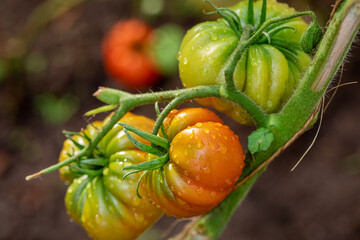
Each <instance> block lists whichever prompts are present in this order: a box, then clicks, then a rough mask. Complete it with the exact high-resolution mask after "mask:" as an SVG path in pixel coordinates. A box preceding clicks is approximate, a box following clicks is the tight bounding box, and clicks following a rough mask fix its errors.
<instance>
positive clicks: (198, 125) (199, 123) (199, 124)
mask: <svg viewBox="0 0 360 240" xmlns="http://www.w3.org/2000/svg"><path fill="white" fill-rule="evenodd" d="M203 125H204V124H202V123H201V122H198V123H196V124H195V126H196V127H199V128H200V127H202V126H203Z"/></svg>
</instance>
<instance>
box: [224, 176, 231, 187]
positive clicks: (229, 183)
mask: <svg viewBox="0 0 360 240" xmlns="http://www.w3.org/2000/svg"><path fill="white" fill-rule="evenodd" d="M225 182H226V183H227V184H228V185H229V186H230V185H231V184H232V182H231V180H230V179H228V178H227V179H226V180H225Z"/></svg>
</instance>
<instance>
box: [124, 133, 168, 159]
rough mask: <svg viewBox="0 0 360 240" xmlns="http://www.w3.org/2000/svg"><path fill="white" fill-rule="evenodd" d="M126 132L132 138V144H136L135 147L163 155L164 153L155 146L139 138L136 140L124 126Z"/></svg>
mask: <svg viewBox="0 0 360 240" xmlns="http://www.w3.org/2000/svg"><path fill="white" fill-rule="evenodd" d="M124 131H125V134H126V136H127V137H128V139H129V140H130V142H131V143H132V144H134V145H135V147H137V148H138V149H140V150H142V151H144V152H147V153H151V154H154V155H157V156H161V155H163V154H164V153H163V152H161V151H159V150H157V149H156V148H153V147H152V146H149V145H146V144H144V143H141V142H139V141H138V140H136V139H135V138H134V137H133V136H131V134H130V133H129V131H127V130H126V128H124Z"/></svg>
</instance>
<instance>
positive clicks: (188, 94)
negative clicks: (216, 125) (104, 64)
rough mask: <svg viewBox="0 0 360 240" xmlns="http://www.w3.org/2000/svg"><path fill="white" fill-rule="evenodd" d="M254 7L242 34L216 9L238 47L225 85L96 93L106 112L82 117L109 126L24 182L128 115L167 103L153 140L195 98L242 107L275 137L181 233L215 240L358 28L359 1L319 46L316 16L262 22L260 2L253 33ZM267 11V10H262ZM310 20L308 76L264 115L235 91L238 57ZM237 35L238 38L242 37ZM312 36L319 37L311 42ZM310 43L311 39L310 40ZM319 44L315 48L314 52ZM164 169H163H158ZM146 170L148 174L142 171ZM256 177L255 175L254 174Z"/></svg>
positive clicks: (314, 101) (294, 132)
mask: <svg viewBox="0 0 360 240" xmlns="http://www.w3.org/2000/svg"><path fill="white" fill-rule="evenodd" d="M252 4H253V1H249V5H248V11H249V13H250V14H249V15H248V21H247V25H245V27H244V28H240V26H241V24H239V22H237V18H236V17H235V16H234V14H233V13H232V12H231V11H227V10H224V9H221V8H215V9H216V11H217V12H220V13H222V14H223V17H224V18H225V19H226V20H227V21H228V22H229V24H230V25H231V27H234V28H236V29H238V30H237V31H238V33H239V35H240V36H239V37H240V39H239V42H238V44H237V46H236V48H235V49H234V51H233V52H232V53H231V56H230V58H229V59H228V61H227V62H226V64H225V65H224V67H223V68H222V70H221V73H222V74H223V76H224V79H225V83H224V84H223V85H207V86H198V87H193V88H188V89H178V90H171V91H163V92H154V93H144V94H129V93H126V92H123V91H119V90H115V89H109V88H100V89H99V90H98V91H97V92H96V93H95V94H94V95H95V97H97V98H98V99H99V100H100V101H102V102H104V103H105V104H107V105H106V106H103V107H100V108H98V109H95V110H92V111H90V112H88V113H87V114H86V115H94V114H97V113H100V112H104V111H108V110H114V109H116V110H115V111H114V114H113V115H112V117H111V118H110V120H109V121H108V122H107V123H106V124H105V125H104V126H103V128H102V129H100V130H99V132H98V133H97V134H96V136H95V137H94V138H93V139H92V140H91V141H90V142H89V144H88V145H87V146H86V147H84V148H83V149H82V150H80V151H79V152H78V153H77V154H76V155H74V156H72V157H69V158H68V159H67V160H65V161H62V162H60V163H58V164H56V165H53V166H51V167H49V168H46V169H44V170H42V171H40V172H37V173H35V174H33V175H30V176H28V177H27V178H26V179H27V180H30V179H33V178H35V177H38V176H41V175H42V174H45V173H49V172H52V171H54V170H57V169H59V168H61V167H63V166H66V165H68V164H70V163H72V162H75V161H81V159H82V158H83V157H88V156H90V155H91V153H92V152H93V151H94V149H95V148H96V146H97V145H98V143H99V142H100V141H101V140H102V139H103V137H104V136H105V135H106V133H107V132H108V131H109V130H110V129H111V128H112V127H113V126H114V125H115V124H116V123H117V122H118V121H119V120H120V119H121V118H122V117H123V116H124V115H125V114H126V113H127V112H128V111H130V110H131V109H133V108H135V107H137V106H140V105H144V104H150V103H157V102H169V103H168V105H167V106H166V107H165V108H164V109H163V110H162V111H161V112H160V113H159V115H158V118H157V120H156V122H155V125H154V128H153V131H152V135H153V136H156V135H157V134H158V132H159V131H160V130H161V126H162V124H163V122H164V119H165V117H166V116H168V114H169V113H170V111H171V110H172V109H174V108H175V107H176V106H177V105H179V104H181V103H183V102H185V101H187V100H190V99H195V98H206V97H218V98H222V99H226V100H230V101H232V102H234V103H236V104H237V105H239V106H240V107H242V108H243V109H244V110H245V111H246V112H247V113H248V114H249V115H250V116H251V117H252V118H253V121H254V122H255V124H256V126H257V128H264V129H267V130H268V131H269V132H271V133H272V135H273V137H274V138H273V141H272V142H271V144H270V146H269V148H268V149H266V150H264V151H261V152H256V153H254V154H253V156H251V155H250V154H248V155H247V157H246V160H245V161H246V166H245V168H244V170H243V172H242V175H241V177H240V180H242V179H245V178H246V177H247V176H250V175H251V176H252V177H250V178H248V180H247V181H245V182H242V184H241V185H240V186H238V188H237V189H236V190H234V191H233V192H232V193H231V194H230V195H229V196H228V197H227V198H226V199H225V200H224V201H223V202H222V203H221V204H220V205H219V206H218V207H216V208H215V209H213V210H212V211H210V212H209V213H207V214H205V215H204V216H202V217H200V218H198V219H196V220H195V221H194V222H193V223H192V225H191V227H190V228H189V229H188V231H185V232H184V233H183V234H184V235H182V236H181V239H194V237H195V236H207V237H209V238H211V239H216V238H217V237H218V236H219V235H220V233H221V232H222V230H223V229H224V227H225V226H226V223H227V221H228V220H229V218H230V216H231V215H232V213H233V212H234V211H235V209H236V208H237V206H238V205H239V204H240V203H241V201H242V200H243V198H244V197H245V196H246V193H247V192H248V191H249V190H250V188H251V186H252V185H253V183H254V182H255V181H256V179H257V178H258V177H259V176H260V175H261V173H262V172H263V171H264V170H265V169H266V166H264V167H262V168H260V169H258V168H259V166H263V165H262V164H264V163H265V162H266V161H267V160H268V159H269V158H271V157H275V156H276V154H277V153H279V150H280V149H282V148H283V146H284V145H286V144H287V143H288V142H290V141H292V139H293V138H294V136H296V137H297V136H298V133H299V132H301V131H302V130H303V126H304V125H305V124H306V123H307V122H308V120H309V118H311V117H312V116H313V113H314V111H315V110H317V106H318V104H319V102H320V101H321V99H322V98H323V97H324V94H325V91H326V89H327V87H328V86H329V84H330V82H331V80H332V79H333V77H334V75H335V74H336V72H337V70H338V68H339V66H340V65H341V63H342V61H343V59H344V58H345V55H346V53H347V52H348V50H349V48H350V46H351V43H352V41H353V39H354V37H355V35H356V33H357V31H358V29H359V26H360V17H359V16H360V1H359V0H344V1H343V2H342V4H341V5H340V6H339V7H338V8H337V10H336V13H335V14H334V15H333V18H332V20H331V22H330V23H329V26H328V29H327V31H326V33H325V35H324V37H323V39H322V40H321V42H320V41H319V37H318V36H319V27H318V24H317V20H316V16H315V14H314V13H313V12H311V11H306V12H301V13H296V14H292V15H290V16H286V17H279V18H271V19H269V20H266V11H265V10H264V9H266V0H264V1H263V7H262V11H261V17H260V25H259V26H258V27H257V28H255V27H254V19H253V11H254V10H253V9H254V8H253V6H252ZM264 6H265V7H264ZM304 15H310V16H312V18H313V23H314V24H310V26H309V28H308V30H307V31H306V32H305V34H304V35H303V36H304V41H303V44H304V45H305V47H304V48H306V50H307V51H308V52H312V51H313V50H314V49H317V50H316V54H315V56H314V59H313V61H312V63H311V65H310V67H309V68H308V70H307V72H306V74H305V75H304V76H303V79H302V81H301V82H300V84H299V86H298V87H297V88H296V89H295V91H294V93H293V94H292V96H291V97H290V99H289V101H288V102H287V103H286V104H285V105H284V106H283V107H282V109H281V110H280V111H279V112H276V113H266V112H264V111H263V110H262V109H261V108H260V107H259V106H258V105H257V104H256V103H255V102H254V101H253V100H252V99H251V98H249V97H248V96H247V95H245V94H244V93H243V92H241V91H239V90H237V89H236V87H235V83H234V72H235V68H236V65H237V63H238V61H239V60H240V58H241V56H242V54H243V53H244V52H245V51H246V50H247V49H248V48H249V47H250V46H251V45H252V44H254V43H255V42H256V41H258V40H259V39H260V40H261V41H263V39H262V36H265V38H266V39H267V36H266V34H268V33H267V31H266V30H268V28H269V27H271V26H273V25H274V24H277V23H281V22H284V21H287V20H290V19H293V18H296V17H300V16H304ZM240 33H241V34H240ZM313 33H316V34H317V35H316V36H317V37H316V38H312V37H313V35H314V34H313ZM309 38H312V39H309ZM318 43H319V46H316V45H317V44H318ZM161 164H163V163H161ZM145 170H146V169H145ZM254 171H256V173H254Z"/></svg>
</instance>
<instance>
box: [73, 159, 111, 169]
mask: <svg viewBox="0 0 360 240" xmlns="http://www.w3.org/2000/svg"><path fill="white" fill-rule="evenodd" d="M107 163H108V161H107V160H106V159H104V158H89V159H83V160H80V164H84V165H90V166H102V167H103V166H105V165H106V164H107Z"/></svg>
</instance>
